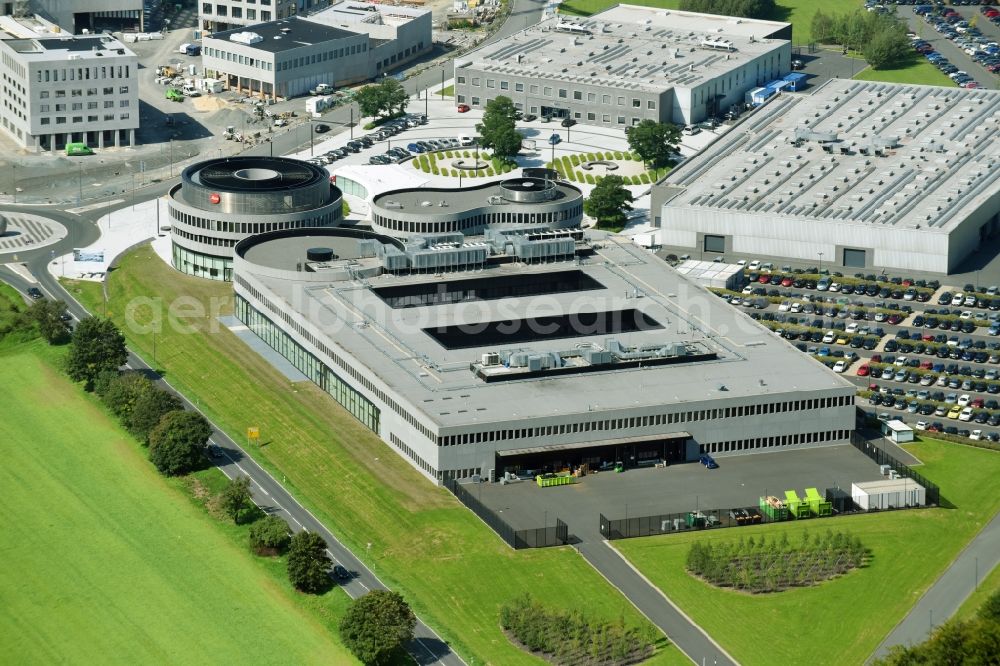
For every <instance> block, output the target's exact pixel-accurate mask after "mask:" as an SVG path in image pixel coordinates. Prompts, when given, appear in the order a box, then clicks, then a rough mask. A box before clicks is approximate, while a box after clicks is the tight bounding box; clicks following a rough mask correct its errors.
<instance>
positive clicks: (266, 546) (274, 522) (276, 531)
mask: <svg viewBox="0 0 1000 666" xmlns="http://www.w3.org/2000/svg"><path fill="white" fill-rule="evenodd" d="M291 540H292V535H291V534H289V533H288V525H287V524H286V523H285V521H283V520H282V519H281V518H278V517H277V516H265V517H264V518H262V519H261V520H258V521H257V522H256V523H254V524H253V525H252V526H251V527H250V547H251V548H253V549H254V552H256V553H257V554H258V555H277V554H278V553H280V552H281V551H283V550H285V549H286V548H288V544H289V543H290V542H291Z"/></svg>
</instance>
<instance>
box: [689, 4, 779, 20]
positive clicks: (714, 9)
mask: <svg viewBox="0 0 1000 666" xmlns="http://www.w3.org/2000/svg"><path fill="white" fill-rule="evenodd" d="M679 9H680V10H681V11H685V12H701V13H703V14H722V15H723V16H744V17H746V18H757V19H769V18H771V17H773V16H774V9H775V5H774V0H681V4H680V7H679Z"/></svg>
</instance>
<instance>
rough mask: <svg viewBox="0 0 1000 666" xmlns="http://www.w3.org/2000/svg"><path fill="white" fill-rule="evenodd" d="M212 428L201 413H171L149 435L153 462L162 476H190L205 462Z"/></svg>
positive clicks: (150, 457)
mask: <svg viewBox="0 0 1000 666" xmlns="http://www.w3.org/2000/svg"><path fill="white" fill-rule="evenodd" d="M211 435H212V426H210V425H209V423H208V421H206V420H205V417H204V416H202V415H201V414H199V413H198V412H181V411H177V412H170V413H169V414H167V415H166V416H164V417H163V418H162V419H160V423H159V424H158V425H157V426H156V427H155V428H153V431H152V432H151V433H149V460H150V461H151V462H152V463H153V464H154V465H156V469H158V470H160V473H162V474H166V475H171V476H173V475H177V474H186V473H187V472H189V471H191V470H193V469H195V468H197V467H198V466H199V465H200V464H201V463H202V462H203V460H204V458H203V454H204V451H205V444H206V443H207V442H208V438H209V437H210V436H211Z"/></svg>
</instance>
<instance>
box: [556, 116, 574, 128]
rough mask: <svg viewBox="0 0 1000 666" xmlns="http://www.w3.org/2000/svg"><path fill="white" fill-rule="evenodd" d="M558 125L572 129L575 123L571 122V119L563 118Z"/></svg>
mask: <svg viewBox="0 0 1000 666" xmlns="http://www.w3.org/2000/svg"><path fill="white" fill-rule="evenodd" d="M559 124H560V125H562V126H563V127H572V126H573V125H576V121H575V120H573V119H572V118H563V119H562V122H561V123H559Z"/></svg>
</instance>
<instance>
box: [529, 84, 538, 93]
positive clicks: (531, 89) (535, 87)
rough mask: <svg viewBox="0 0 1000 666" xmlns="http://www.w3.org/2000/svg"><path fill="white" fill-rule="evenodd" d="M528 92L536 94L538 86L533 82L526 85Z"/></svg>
mask: <svg viewBox="0 0 1000 666" xmlns="http://www.w3.org/2000/svg"><path fill="white" fill-rule="evenodd" d="M528 92H530V93H531V94H532V95H537V94H538V86H536V85H534V84H532V85H530V86H528Z"/></svg>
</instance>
